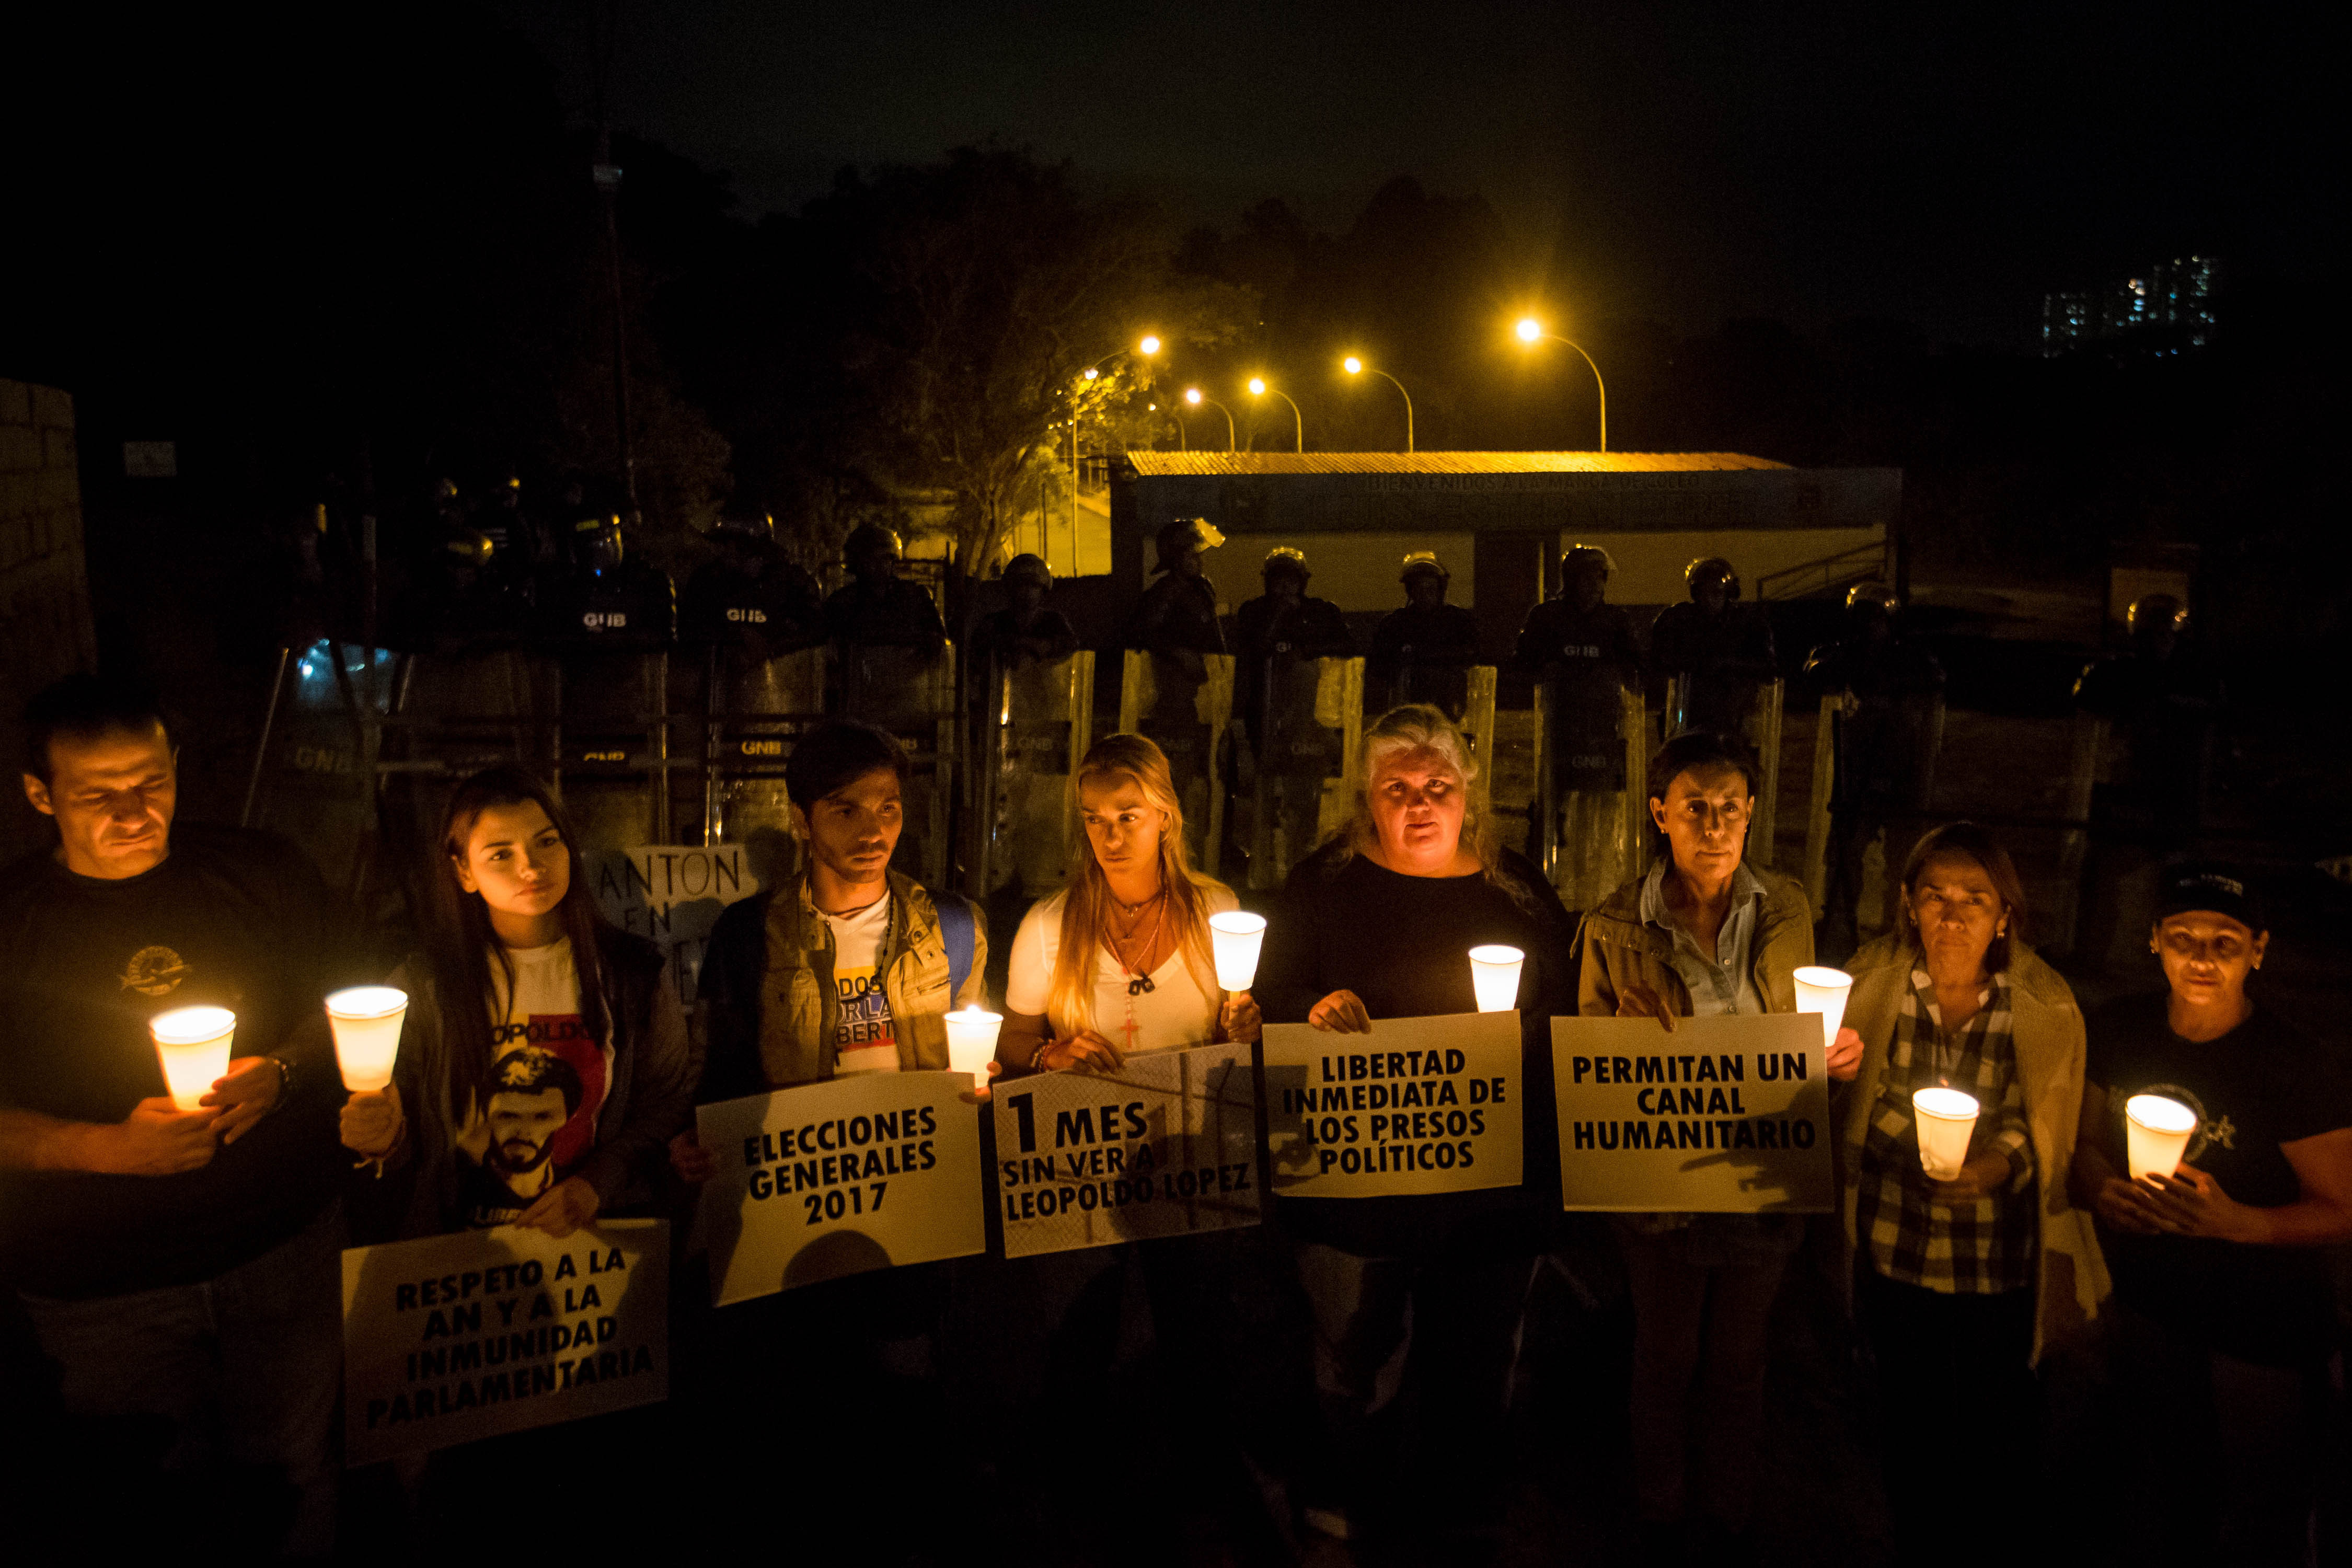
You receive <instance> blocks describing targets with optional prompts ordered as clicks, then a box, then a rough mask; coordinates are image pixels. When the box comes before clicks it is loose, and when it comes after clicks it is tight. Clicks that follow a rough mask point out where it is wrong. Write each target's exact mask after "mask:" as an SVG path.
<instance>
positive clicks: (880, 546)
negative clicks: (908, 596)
mask: <svg viewBox="0 0 2352 1568" xmlns="http://www.w3.org/2000/svg"><path fill="white" fill-rule="evenodd" d="M903 553H904V547H903V546H902V545H900V543H899V542H898V533H897V532H896V531H893V530H891V529H887V528H885V527H883V526H882V525H881V524H880V523H878V522H861V523H859V524H858V525H857V526H856V528H853V529H851V530H850V531H849V537H848V538H847V539H845V540H844V541H842V544H841V558H842V560H843V562H844V563H845V564H846V565H847V566H848V567H849V570H850V573H851V574H852V575H854V576H856V577H860V578H868V577H871V578H887V577H895V576H897V575H898V558H899V556H900V555H901V554H903Z"/></svg>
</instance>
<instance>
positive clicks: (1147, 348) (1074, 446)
mask: <svg viewBox="0 0 2352 1568" xmlns="http://www.w3.org/2000/svg"><path fill="white" fill-rule="evenodd" d="M1159 352H1160V335H1159V334H1158V333H1157V332H1146V333H1144V334H1143V336H1142V337H1141V338H1140V339H1139V340H1137V342H1136V345H1135V347H1134V348H1132V349H1118V350H1115V351H1113V352H1112V353H1107V354H1105V355H1103V357H1102V358H1100V359H1098V360H1097V361H1095V363H1092V364H1090V365H1088V366H1087V368H1086V369H1085V370H1084V371H1082V372H1080V373H1079V375H1078V379H1079V380H1080V381H1095V380H1097V379H1099V378H1100V377H1101V375H1102V367H1103V366H1105V365H1107V364H1108V363H1110V362H1111V361H1113V360H1115V359H1124V358H1126V357H1127V356H1128V355H1129V354H1130V353H1131V354H1133V355H1134V356H1135V357H1136V358H1138V359H1150V357H1151V356H1152V355H1154V354H1156V353H1159ZM1037 531H1038V533H1039V534H1040V535H1041V536H1042V535H1043V534H1044V533H1045V509H1044V508H1043V507H1042V506H1041V507H1040V508H1039V509H1038V512H1037ZM1039 542H1040V543H1043V542H1044V540H1043V538H1042V537H1041V538H1040V540H1039ZM1040 553H1042V554H1044V555H1045V563H1046V565H1048V566H1051V565H1052V564H1053V556H1052V553H1051V552H1050V551H1046V552H1040ZM1077 574H1078V401H1077V399H1076V398H1075V397H1074V398H1072V399H1071V400H1070V575H1071V576H1073V577H1075V576H1076V575H1077Z"/></svg>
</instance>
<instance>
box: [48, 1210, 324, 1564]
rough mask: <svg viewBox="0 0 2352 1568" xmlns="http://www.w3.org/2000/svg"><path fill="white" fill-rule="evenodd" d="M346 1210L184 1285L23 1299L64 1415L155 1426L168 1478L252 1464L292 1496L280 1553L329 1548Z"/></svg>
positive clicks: (319, 1552)
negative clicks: (169, 1432) (165, 1433)
mask: <svg viewBox="0 0 2352 1568" xmlns="http://www.w3.org/2000/svg"><path fill="white" fill-rule="evenodd" d="M342 1245H343V1214H342V1208H341V1205H339V1204H331V1205H328V1206H327V1208H326V1209H325V1210H324V1211H323V1212H322V1213H320V1215H319V1216H318V1218H316V1219H314V1220H312V1221H311V1222H310V1224H309V1225H307V1226H304V1227H303V1228H302V1229H300V1230H299V1231H297V1232H296V1233H295V1234H294V1235H293V1236H292V1237H289V1238H288V1239H287V1240H285V1241H282V1242H280V1243H278V1246H276V1247H272V1248H270V1249H269V1250H268V1252H265V1253H263V1254H262V1255H261V1256H260V1257H258V1258H254V1259H253V1260H252V1261H250V1262H247V1263H242V1264H239V1265H237V1266H236V1268H231V1269H228V1270H227V1271H226V1272H225V1273H221V1274H217V1275H215V1276H214V1277H213V1278H212V1279H205V1280H201V1281H199V1282H198V1283H196V1284H194V1285H173V1286H168V1287H165V1288H164V1289H158V1290H136V1291H132V1292H131V1293H130V1294H128V1295H122V1296H96V1297H91V1298H89V1299H88V1300H52V1299H50V1298H47V1297H42V1296H24V1297H23V1298H22V1300H23V1301H24V1303H25V1311H26V1316H27V1317H29V1318H30V1319H31V1320H32V1323H33V1331H34V1334H35V1335H36V1336H37V1338H38V1339H39V1341H40V1344H41V1350H42V1352H44V1353H45V1354H46V1355H47V1357H48V1358H49V1359H50V1360H51V1361H53V1362H56V1363H58V1367H59V1369H60V1370H61V1372H62V1373H63V1377H62V1380H61V1383H60V1385H59V1389H58V1393H59V1395H60V1397H61V1398H62V1399H63V1401H64V1404H65V1408H66V1411H67V1414H68V1415H77V1416H81V1417H85V1418H89V1419H104V1418H107V1417H119V1416H126V1415H130V1416H137V1415H146V1416H161V1417H163V1418H164V1419H166V1420H168V1421H169V1422H170V1423H171V1424H172V1426H173V1433H174V1436H173V1441H172V1444H171V1447H170V1448H169V1449H168V1450H167V1451H166V1452H165V1454H164V1456H163V1464H164V1466H165V1468H169V1469H176V1470H199V1469H211V1468H231V1467H235V1468H259V1469H264V1470H269V1471H274V1472H276V1473H277V1475H278V1477H279V1478H281V1479H283V1480H284V1482H285V1483H286V1484H287V1485H288V1486H289V1488H291V1489H292V1491H293V1494H294V1510H293V1518H292V1521H291V1522H290V1523H289V1526H288V1528H287V1531H286V1534H285V1537H284V1539H283V1540H282V1542H278V1549H279V1551H281V1552H283V1553H284V1554H285V1555H288V1556H294V1557H324V1556H327V1555H328V1554H329V1553H331V1552H332V1551H333V1550H334V1544H335V1481H336V1476H335V1455H334V1452H333V1450H334V1447H335V1445H334V1416H335V1400H336V1396H337V1394H340V1393H341V1388H342V1376H343V1333H342V1328H343V1318H342V1307H341V1292H342V1284H341V1268H342V1263H341V1252H342Z"/></svg>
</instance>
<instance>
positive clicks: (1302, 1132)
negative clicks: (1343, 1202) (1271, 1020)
mask: <svg viewBox="0 0 2352 1568" xmlns="http://www.w3.org/2000/svg"><path fill="white" fill-rule="evenodd" d="M1519 1041H1520V1037H1519V1016H1518V1015H1517V1013H1462V1014H1455V1015H1453V1016H1446V1017H1436V1018H1376V1019H1374V1020H1373V1021H1372V1032H1371V1033H1370V1034H1369V1035H1337V1034H1327V1033H1325V1032H1324V1031H1322V1030H1319V1029H1316V1028H1311V1027H1309V1026H1307V1025H1305V1024H1269V1025H1267V1026H1266V1030H1265V1074H1266V1077H1265V1089H1264V1092H1265V1097H1266V1111H1265V1115H1266V1140H1267V1152H1268V1154H1269V1156H1270V1158H1271V1161H1272V1164H1273V1171H1274V1176H1273V1180H1274V1190H1275V1191H1276V1192H1277V1193H1282V1194H1286V1195H1288V1196H1292V1197H1302V1198H1371V1197H1390V1196H1395V1195H1401V1194H1414V1193H1465V1192H1475V1191H1477V1190H1478V1189H1480V1188H1483V1187H1510V1186H1517V1184H1518V1183H1519V1177H1520V1172H1521V1169H1522V1163H1523V1161H1524V1159H1525V1125H1524V1122H1523V1120H1522V1118H1523V1116H1524V1114H1525V1110H1524V1108H1523V1107H1522V1106H1521V1104H1520V1098H1521V1096H1520V1089H1521V1088H1522V1079H1523V1077H1524V1071H1523V1067H1522V1064H1521V1061H1520V1056H1519V1052H1520V1043H1519ZM1536 1109H1537V1113H1538V1114H1541V1113H1542V1108H1541V1107H1538V1108H1536Z"/></svg>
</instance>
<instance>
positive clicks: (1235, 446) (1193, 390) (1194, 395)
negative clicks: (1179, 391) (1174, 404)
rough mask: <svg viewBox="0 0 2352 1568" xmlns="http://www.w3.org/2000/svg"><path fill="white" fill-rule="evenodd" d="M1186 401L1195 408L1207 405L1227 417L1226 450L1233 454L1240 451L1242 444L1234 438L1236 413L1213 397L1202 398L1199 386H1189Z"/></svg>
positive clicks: (1185, 390) (1185, 393)
mask: <svg viewBox="0 0 2352 1568" xmlns="http://www.w3.org/2000/svg"><path fill="white" fill-rule="evenodd" d="M1184 401H1185V402H1187V403H1189V404H1191V405H1192V406H1193V407H1195V408H1198V407H1200V406H1201V405H1202V404H1203V403H1205V404H1207V405H1209V406H1210V407H1212V408H1213V409H1215V410H1216V411H1217V412H1218V413H1220V414H1222V415H1223V416H1225V450H1226V451H1228V452H1233V451H1238V450H1239V449H1240V443H1239V442H1237V441H1236V440H1235V439H1234V411H1233V410H1232V409H1230V408H1228V407H1226V406H1225V405H1223V404H1222V403H1220V402H1218V401H1217V400H1216V399H1215V398H1213V397H1203V396H1202V395H1201V389H1200V388H1199V387H1197V386H1188V387H1186V388H1185V389H1184Z"/></svg>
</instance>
